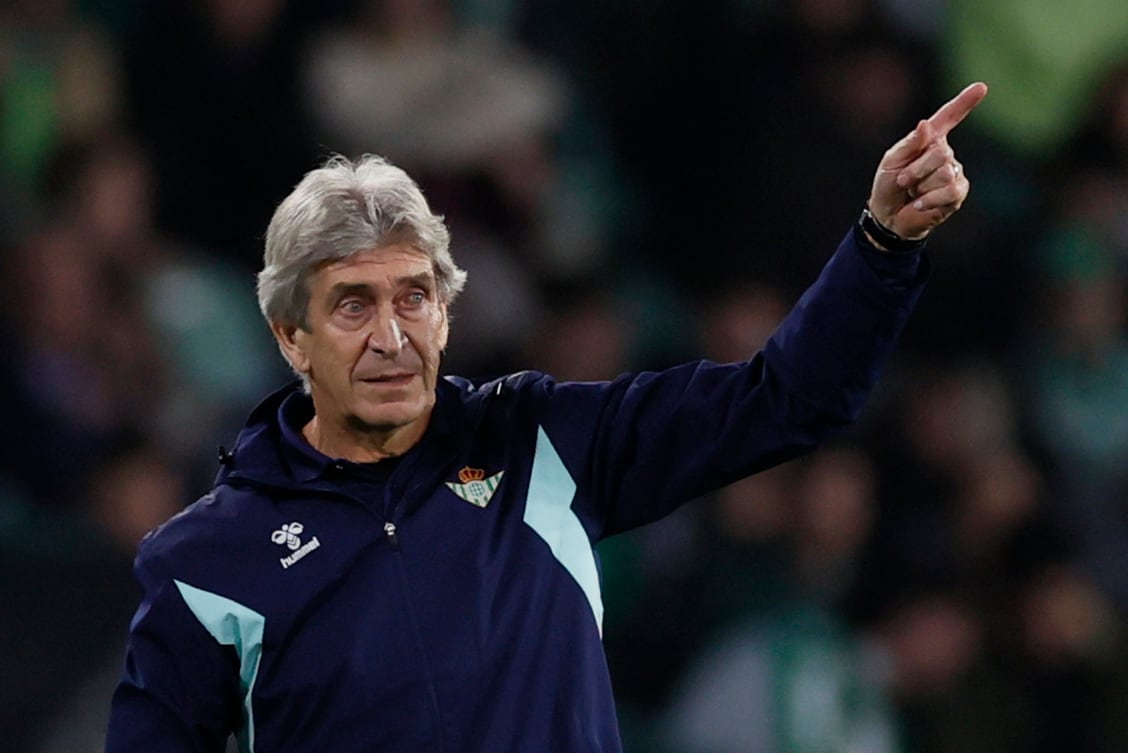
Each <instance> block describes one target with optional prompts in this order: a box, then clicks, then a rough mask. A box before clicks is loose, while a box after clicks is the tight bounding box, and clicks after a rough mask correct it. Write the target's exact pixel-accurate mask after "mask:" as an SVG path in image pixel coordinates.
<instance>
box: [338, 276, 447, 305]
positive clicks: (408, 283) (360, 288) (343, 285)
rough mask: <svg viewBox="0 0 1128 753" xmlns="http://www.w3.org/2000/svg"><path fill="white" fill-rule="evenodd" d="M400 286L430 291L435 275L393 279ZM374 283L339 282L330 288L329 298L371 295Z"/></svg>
mask: <svg viewBox="0 0 1128 753" xmlns="http://www.w3.org/2000/svg"><path fill="white" fill-rule="evenodd" d="M393 284H394V286H395V287H396V288H397V289H399V288H424V289H426V290H428V291H430V290H433V289H434V287H435V275H434V274H432V273H431V272H421V273H419V274H416V275H404V276H403V277H397V278H396V279H395V280H394V281H393ZM372 290H373V285H372V284H371V283H367V282H338V283H336V284H335V285H333V286H332V287H331V288H329V299H330V300H333V301H337V300H340V299H341V298H344V297H346V296H349V295H371V294H372Z"/></svg>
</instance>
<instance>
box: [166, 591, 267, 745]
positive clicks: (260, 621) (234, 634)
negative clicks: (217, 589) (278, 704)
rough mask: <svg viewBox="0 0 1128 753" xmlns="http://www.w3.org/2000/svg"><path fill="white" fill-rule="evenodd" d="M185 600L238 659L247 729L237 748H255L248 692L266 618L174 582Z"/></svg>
mask: <svg viewBox="0 0 1128 753" xmlns="http://www.w3.org/2000/svg"><path fill="white" fill-rule="evenodd" d="M173 582H174V583H176V587H177V588H178V589H180V595H181V596H182V597H184V603H185V604H187V605H188V608H189V609H191V610H192V614H194V615H196V619H197V620H199V621H200V624H201V625H203V626H204V628H205V629H206V630H207V631H208V632H209V633H211V635H212V637H213V638H215V639H216V640H217V641H218V642H219V643H220V644H221V645H224V646H234V647H235V653H236V654H237V655H238V657H239V684H240V690H242V692H243V710H244V718H245V720H246V726H245V727H244V728H243V730H242V731H241V732H240V733H239V735H238V738H239V748H240V750H242V751H244V752H245V753H253V751H254V749H255V724H254V716H253V714H252V712H251V691H252V690H253V689H254V686H255V677H256V676H257V675H258V670H259V661H260V660H261V659H262V636H263V630H264V629H265V627H266V618H265V617H263V616H262V615H261V614H259V613H258V612H256V611H255V610H253V609H251V608H249V607H245V606H243V605H242V604H240V603H239V602H237V601H232V600H231V599H227V598H224V597H223V596H219V595H217V594H213V593H211V592H210V591H204V590H202V589H199V588H196V587H195V586H190V585H188V584H187V583H183V582H181V581H178V580H177V581H173Z"/></svg>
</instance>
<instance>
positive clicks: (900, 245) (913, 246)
mask: <svg viewBox="0 0 1128 753" xmlns="http://www.w3.org/2000/svg"><path fill="white" fill-rule="evenodd" d="M858 226H859V227H861V229H862V230H864V231H865V233H866V234H867V235H869V237H870V238H871V239H872V240H873V241H874V243H876V244H877V245H878V246H880V247H881V248H883V249H885V250H886V251H889V252H890V253H894V254H911V253H913V252H914V251H920V250H921V249H922V248H924V242H925V241H926V240H927V236H926V237H924V238H902V237H901V236H899V235H897V234H896V233H894V232H893V231H892V230H890V229H889V228H887V227H885V225H882V224H881V223H880V222H878V221H877V218H876V217H874V216H873V212H871V211H870V209H869V207H868V206H867V207H864V208H863V209H862V216H861V217H859V218H858Z"/></svg>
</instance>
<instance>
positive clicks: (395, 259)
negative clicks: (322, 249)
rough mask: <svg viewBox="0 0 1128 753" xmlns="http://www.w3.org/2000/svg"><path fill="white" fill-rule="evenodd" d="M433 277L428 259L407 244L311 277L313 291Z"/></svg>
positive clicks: (359, 254)
mask: <svg viewBox="0 0 1128 753" xmlns="http://www.w3.org/2000/svg"><path fill="white" fill-rule="evenodd" d="M433 276H434V272H433V270H432V267H431V258H430V257H429V256H427V254H426V253H424V252H423V251H420V250H419V249H417V248H415V247H414V246H412V245H410V244H408V243H392V244H389V245H387V246H379V247H377V248H371V249H366V250H364V251H358V252H357V253H355V254H352V255H351V256H348V257H347V258H344V259H340V260H338V261H334V262H330V263H329V264H326V265H325V266H323V267H321V268H320V269H318V270H317V272H316V274H315V275H314V287H321V286H331V285H335V284H337V283H341V282H349V283H366V284H394V283H397V282H398V281H401V280H404V279H408V278H412V279H419V278H425V277H433Z"/></svg>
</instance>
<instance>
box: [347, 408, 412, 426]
mask: <svg viewBox="0 0 1128 753" xmlns="http://www.w3.org/2000/svg"><path fill="white" fill-rule="evenodd" d="M424 412H425V411H424V410H423V407H422V406H420V405H416V404H415V403H391V404H388V403H385V404H382V405H379V406H361V407H360V410H357V411H355V412H354V413H353V414H352V415H351V416H349V423H350V424H352V425H353V426H354V427H355V428H357V429H364V430H369V431H372V430H376V431H389V430H392V429H398V428H400V427H403V426H407V425H409V424H412V423H414V422H415V421H418V420H419V419H420V418H422V417H423V414H424Z"/></svg>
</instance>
